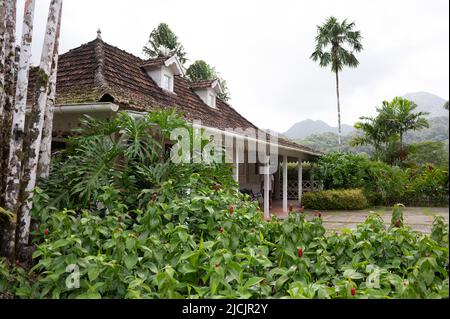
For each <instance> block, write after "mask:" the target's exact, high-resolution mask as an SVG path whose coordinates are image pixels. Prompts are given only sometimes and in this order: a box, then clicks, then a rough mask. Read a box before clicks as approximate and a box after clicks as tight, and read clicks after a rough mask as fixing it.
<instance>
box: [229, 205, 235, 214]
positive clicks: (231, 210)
mask: <svg viewBox="0 0 450 319" xmlns="http://www.w3.org/2000/svg"><path fill="white" fill-rule="evenodd" d="M233 214H234V206H230V215H233Z"/></svg>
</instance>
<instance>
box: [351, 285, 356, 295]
mask: <svg viewBox="0 0 450 319" xmlns="http://www.w3.org/2000/svg"><path fill="white" fill-rule="evenodd" d="M351 293H352V296H355V295H356V288H355V287H352V290H351Z"/></svg>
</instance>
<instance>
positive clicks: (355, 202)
mask: <svg viewBox="0 0 450 319" xmlns="http://www.w3.org/2000/svg"><path fill="white" fill-rule="evenodd" d="M302 202H303V205H304V207H305V208H307V209H316V210H333V209H346V210H347V209H348V210H354V209H364V208H367V207H368V206H369V202H368V201H367V198H366V196H365V195H364V193H363V191H362V190H361V189H339V190H325V191H320V192H308V193H305V194H303V197H302Z"/></svg>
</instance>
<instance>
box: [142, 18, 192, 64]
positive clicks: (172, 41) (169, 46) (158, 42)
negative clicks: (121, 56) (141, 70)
mask: <svg viewBox="0 0 450 319" xmlns="http://www.w3.org/2000/svg"><path fill="white" fill-rule="evenodd" d="M143 52H144V54H145V55H147V56H148V57H149V58H156V57H159V56H165V55H169V54H173V53H175V54H176V55H177V56H178V59H179V60H180V62H181V63H182V64H184V63H186V61H187V58H186V52H185V51H184V47H183V45H182V44H181V43H180V42H179V41H178V37H177V35H176V34H175V33H174V32H173V31H172V30H171V29H170V28H169V26H168V25H167V23H160V24H159V25H158V26H157V27H156V28H155V29H153V31H152V32H151V33H150V37H149V40H148V43H147V45H146V46H144V48H143Z"/></svg>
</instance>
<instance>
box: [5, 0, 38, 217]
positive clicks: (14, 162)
mask: <svg viewBox="0 0 450 319" xmlns="http://www.w3.org/2000/svg"><path fill="white" fill-rule="evenodd" d="M35 1H36V0H27V1H26V2H25V9H24V17H23V29H22V45H21V50H20V58H19V65H18V68H17V83H16V99H15V106H14V113H13V119H12V127H11V141H10V147H9V158H8V166H7V169H6V174H7V177H6V194H5V208H6V209H7V210H9V211H11V212H16V210H17V203H18V200H19V191H20V172H21V167H22V165H21V161H22V158H21V157H22V152H23V139H24V129H25V114H26V105H27V92H28V72H29V70H30V58H31V42H32V38H33V19H34V7H35Z"/></svg>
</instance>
